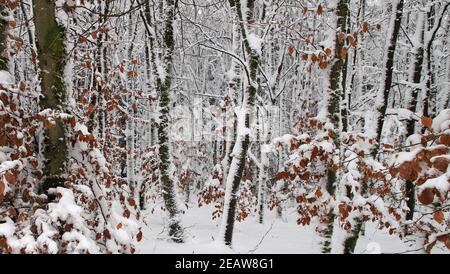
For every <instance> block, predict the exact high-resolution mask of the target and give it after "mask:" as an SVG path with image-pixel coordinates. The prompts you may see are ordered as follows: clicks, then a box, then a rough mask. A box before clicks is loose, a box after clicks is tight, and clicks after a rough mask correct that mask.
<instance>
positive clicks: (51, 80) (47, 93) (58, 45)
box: [34, 0, 67, 190]
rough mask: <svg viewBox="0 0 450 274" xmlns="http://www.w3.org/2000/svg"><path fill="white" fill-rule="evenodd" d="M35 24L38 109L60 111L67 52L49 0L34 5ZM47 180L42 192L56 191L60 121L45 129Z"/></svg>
mask: <svg viewBox="0 0 450 274" xmlns="http://www.w3.org/2000/svg"><path fill="white" fill-rule="evenodd" d="M34 24H35V27H36V38H37V45H38V51H39V52H38V59H39V68H40V77H41V91H42V95H43V98H41V100H40V107H41V109H53V110H58V111H60V110H63V109H64V103H65V97H66V91H65V85H64V80H63V79H64V67H65V58H66V51H65V48H64V30H63V29H62V28H61V27H60V26H59V25H58V23H57V22H56V17H55V5H54V1H51V0H39V1H34ZM43 155H44V157H45V160H46V161H45V168H44V175H45V176H46V179H45V181H44V184H43V188H44V190H45V189H47V188H48V187H55V185H58V184H61V183H62V181H63V180H64V179H63V178H62V177H61V176H62V174H63V171H64V166H65V163H66V160H67V144H66V135H65V128H64V125H63V123H62V122H61V121H59V120H57V121H56V125H55V126H53V127H51V128H48V129H46V131H45V141H44V151H43Z"/></svg>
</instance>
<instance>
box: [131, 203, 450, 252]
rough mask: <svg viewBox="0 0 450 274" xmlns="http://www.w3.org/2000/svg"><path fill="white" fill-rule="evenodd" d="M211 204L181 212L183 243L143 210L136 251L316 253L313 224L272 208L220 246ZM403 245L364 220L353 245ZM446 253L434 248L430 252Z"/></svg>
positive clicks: (381, 248)
mask: <svg viewBox="0 0 450 274" xmlns="http://www.w3.org/2000/svg"><path fill="white" fill-rule="evenodd" d="M212 211H213V206H203V207H201V208H198V207H192V208H189V209H188V210H187V211H186V213H185V214H184V215H183V224H184V227H185V232H186V235H187V239H186V242H185V243H183V244H177V243H173V242H169V241H167V240H166V234H167V233H166V231H165V230H164V227H165V224H166V222H167V219H166V218H165V215H166V214H165V213H164V212H161V211H160V210H156V209H155V211H154V212H153V213H150V212H143V215H144V216H145V217H144V219H143V222H141V226H142V231H143V240H142V241H141V242H140V245H139V247H138V252H139V253H147V254H148V253H162V254H168V253H176V254H197V253H200V254H214V253H240V254H248V253H255V254H257V253H263V254H268V253H275V254H277V253H281V254H294V253H296V254H302V253H320V237H319V236H318V235H317V233H315V231H314V225H311V226H306V227H303V226H300V225H297V224H296V215H297V214H296V211H295V209H290V210H288V211H287V212H286V219H287V221H286V222H284V221H283V220H281V219H279V218H278V219H277V217H276V213H275V211H267V213H266V216H265V217H266V220H265V223H264V224H259V223H258V222H257V219H256V217H255V216H249V217H248V218H247V219H245V220H244V221H242V222H236V224H235V231H234V236H233V249H232V250H231V249H228V248H227V247H224V246H221V245H220V244H218V243H217V242H215V241H214V239H215V238H216V237H217V233H218V231H219V228H218V226H219V224H220V218H218V219H215V220H212V219H211V212H212ZM406 250H407V246H406V244H405V243H404V242H403V241H402V240H400V239H399V238H397V237H395V236H391V235H389V234H388V232H387V231H386V230H378V229H376V226H375V224H373V223H367V224H366V232H365V235H364V236H361V237H360V239H359V240H358V243H357V245H356V249H355V253H356V254H361V253H363V254H367V253H380V252H381V253H402V252H405V251H406ZM442 252H448V251H444V250H441V249H438V248H436V249H435V250H433V253H442Z"/></svg>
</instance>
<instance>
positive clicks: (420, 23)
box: [405, 12, 425, 220]
mask: <svg viewBox="0 0 450 274" xmlns="http://www.w3.org/2000/svg"><path fill="white" fill-rule="evenodd" d="M424 23H425V22H424V14H423V13H422V12H421V13H419V14H418V20H417V29H416V34H415V41H416V43H417V45H415V52H414V59H413V62H412V63H413V64H412V66H411V72H410V75H409V81H410V82H411V83H412V84H413V86H412V91H411V94H410V96H409V97H407V102H406V108H407V109H408V110H409V111H411V112H413V113H415V112H416V107H417V101H418V95H419V90H420V88H419V85H420V81H421V78H422V66H423V60H424V48H423V47H424V46H423V45H424V34H425V25H424ZM415 124H416V122H415V120H414V119H410V120H408V122H407V124H406V131H407V132H406V136H410V135H412V134H414V133H415ZM414 188H415V185H414V182H413V181H410V180H407V181H406V183H405V193H406V196H407V198H408V201H407V202H406V204H407V206H408V208H409V212H408V213H407V214H406V220H412V219H413V217H414V207H415V205H416V201H415V189H414Z"/></svg>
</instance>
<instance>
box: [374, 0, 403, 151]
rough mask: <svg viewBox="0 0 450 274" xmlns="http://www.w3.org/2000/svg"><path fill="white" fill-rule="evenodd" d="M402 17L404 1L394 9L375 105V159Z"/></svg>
mask: <svg viewBox="0 0 450 274" xmlns="http://www.w3.org/2000/svg"><path fill="white" fill-rule="evenodd" d="M402 15H403V0H398V1H397V3H396V5H395V8H394V16H393V19H392V22H391V26H390V29H389V31H390V33H389V34H388V35H389V38H388V39H389V40H388V41H389V46H388V49H387V56H386V60H385V64H384V68H383V76H382V78H381V79H384V80H383V81H384V82H383V83H382V86H381V88H380V90H379V91H378V94H377V102H376V104H375V106H376V116H375V119H376V121H375V130H376V135H375V140H376V144H375V149H374V150H373V151H372V156H373V157H374V158H375V157H376V155H377V153H378V150H379V148H380V145H381V144H380V142H381V133H382V131H383V125H384V119H385V116H386V109H387V105H388V100H389V93H390V91H391V86H392V74H393V71H394V56H395V49H396V47H397V39H398V34H399V32H400V24H401V21H402Z"/></svg>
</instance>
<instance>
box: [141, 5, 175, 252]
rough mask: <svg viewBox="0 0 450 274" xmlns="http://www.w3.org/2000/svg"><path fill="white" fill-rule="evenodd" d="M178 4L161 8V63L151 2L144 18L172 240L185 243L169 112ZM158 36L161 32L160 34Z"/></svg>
mask: <svg viewBox="0 0 450 274" xmlns="http://www.w3.org/2000/svg"><path fill="white" fill-rule="evenodd" d="M177 2H178V1H174V0H167V1H165V2H164V8H163V9H161V13H163V17H164V18H163V19H164V30H163V37H162V40H163V41H162V42H163V46H164V48H163V49H162V51H163V54H162V60H160V62H158V61H157V58H158V55H157V54H156V49H155V37H154V35H153V32H152V31H151V29H150V27H151V14H150V12H151V11H150V4H149V1H146V2H145V5H144V7H145V9H144V14H143V15H142V18H143V20H144V23H145V28H146V33H147V37H148V43H149V46H150V58H151V63H152V65H153V73H154V75H155V79H156V83H155V86H156V90H157V91H158V94H159V108H160V113H159V127H158V145H159V172H160V177H159V179H160V182H161V185H162V196H163V199H164V204H165V207H166V209H167V211H168V214H169V237H170V238H171V239H172V240H173V241H174V242H178V243H182V242H184V232H183V228H182V226H181V221H180V216H179V215H180V210H179V208H178V203H177V195H176V184H175V181H174V179H173V176H172V175H171V174H170V172H171V170H170V169H171V168H170V166H171V157H170V147H169V132H168V130H169V118H170V117H169V114H170V113H169V112H170V88H171V84H172V80H171V77H172V62H173V51H174V47H175V40H174V27H173V24H174V20H175V16H176V15H175V9H176V6H177ZM154 33H157V32H156V31H155V32H154ZM157 64H164V73H163V75H162V74H161V73H160V70H159V69H158V67H157Z"/></svg>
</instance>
